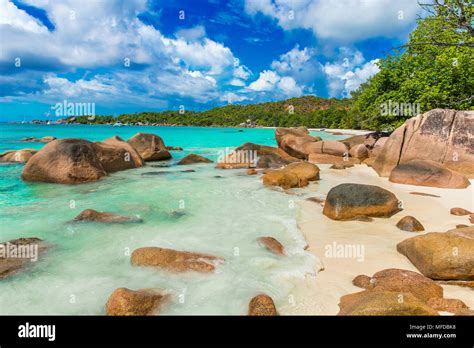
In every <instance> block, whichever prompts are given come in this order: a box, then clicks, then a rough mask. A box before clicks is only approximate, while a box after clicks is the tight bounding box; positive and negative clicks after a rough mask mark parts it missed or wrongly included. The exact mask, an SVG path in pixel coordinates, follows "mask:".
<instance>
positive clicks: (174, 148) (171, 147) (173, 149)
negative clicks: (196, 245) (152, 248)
mask: <svg viewBox="0 0 474 348" xmlns="http://www.w3.org/2000/svg"><path fill="white" fill-rule="evenodd" d="M166 150H168V151H183V148H182V147H181V146H166Z"/></svg>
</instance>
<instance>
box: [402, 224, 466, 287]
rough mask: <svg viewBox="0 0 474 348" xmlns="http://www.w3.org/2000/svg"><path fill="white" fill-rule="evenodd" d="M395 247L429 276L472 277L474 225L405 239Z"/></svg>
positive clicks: (458, 278)
mask: <svg viewBox="0 0 474 348" xmlns="http://www.w3.org/2000/svg"><path fill="white" fill-rule="evenodd" d="M397 250H398V252H399V253H401V254H403V255H405V256H406V257H408V259H409V260H410V261H411V262H412V263H413V264H414V265H415V267H416V268H418V270H419V271H420V272H421V273H422V274H423V275H425V276H426V277H428V278H431V279H443V280H449V279H457V280H474V226H471V227H464V228H458V229H453V230H450V231H448V232H444V233H439V232H431V233H427V234H424V235H421V236H416V237H412V238H408V239H405V240H404V241H402V242H400V243H398V244H397Z"/></svg>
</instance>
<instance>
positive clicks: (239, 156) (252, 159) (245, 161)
mask: <svg viewBox="0 0 474 348" xmlns="http://www.w3.org/2000/svg"><path fill="white" fill-rule="evenodd" d="M296 161H298V159H297V158H295V157H292V156H290V155H288V154H287V153H286V152H285V151H283V150H282V149H280V148H276V147H271V146H264V145H258V144H254V143H245V144H243V145H241V146H239V147H237V148H236V149H235V150H234V151H233V152H232V153H231V154H229V155H227V156H225V157H223V158H219V160H218V161H217V162H218V163H217V166H216V168H220V169H239V168H265V169H266V168H280V167H283V166H285V165H287V164H289V163H292V162H296Z"/></svg>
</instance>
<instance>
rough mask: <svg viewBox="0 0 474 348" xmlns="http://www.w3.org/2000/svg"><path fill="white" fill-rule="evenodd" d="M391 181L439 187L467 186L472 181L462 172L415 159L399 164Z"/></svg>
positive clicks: (391, 175)
mask: <svg viewBox="0 0 474 348" xmlns="http://www.w3.org/2000/svg"><path fill="white" fill-rule="evenodd" d="M389 180H390V181H391V182H395V183H399V184H405V185H418V186H429V187H439V188H466V187H468V186H469V185H470V184H471V183H470V182H469V180H468V179H467V178H466V177H465V176H464V175H462V174H459V173H457V172H455V171H452V170H450V169H448V168H445V167H444V166H443V165H442V164H439V163H437V162H434V161H427V160H413V161H409V162H406V163H403V164H399V165H397V166H396V167H395V168H394V169H393V170H392V172H391V173H390V177H389Z"/></svg>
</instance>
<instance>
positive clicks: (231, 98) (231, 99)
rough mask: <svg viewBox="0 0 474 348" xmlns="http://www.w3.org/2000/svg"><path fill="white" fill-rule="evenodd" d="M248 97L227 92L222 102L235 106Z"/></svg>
mask: <svg viewBox="0 0 474 348" xmlns="http://www.w3.org/2000/svg"><path fill="white" fill-rule="evenodd" d="M247 99H248V97H246V96H244V95H240V94H236V93H233V92H226V93H224V94H223V95H222V96H221V97H220V100H221V101H224V102H227V103H228V104H233V103H235V102H241V101H244V100H247Z"/></svg>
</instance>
